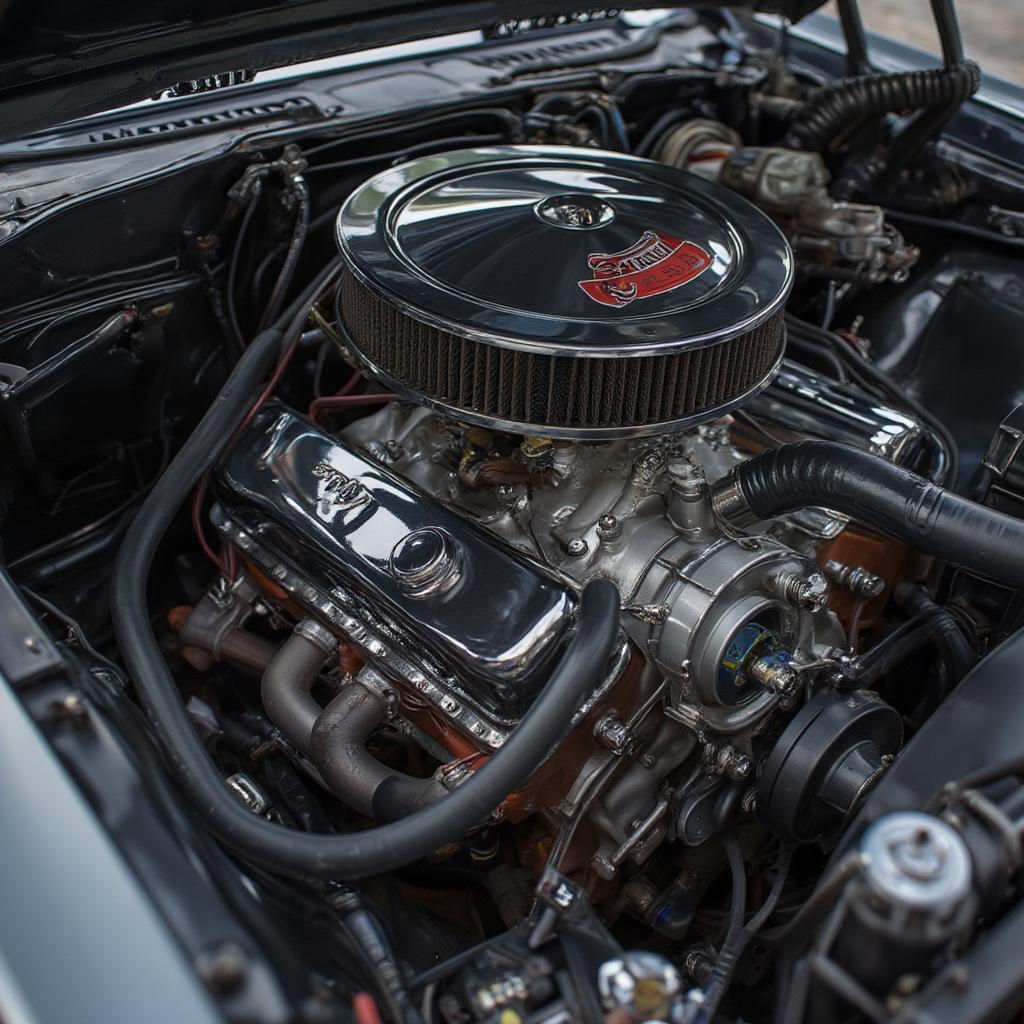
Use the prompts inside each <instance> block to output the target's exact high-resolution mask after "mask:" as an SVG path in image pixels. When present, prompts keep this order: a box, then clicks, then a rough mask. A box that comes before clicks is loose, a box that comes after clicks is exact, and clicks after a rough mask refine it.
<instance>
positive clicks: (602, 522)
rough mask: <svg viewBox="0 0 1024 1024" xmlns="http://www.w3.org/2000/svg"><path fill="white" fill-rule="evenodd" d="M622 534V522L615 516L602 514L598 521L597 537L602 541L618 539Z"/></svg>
mask: <svg viewBox="0 0 1024 1024" xmlns="http://www.w3.org/2000/svg"><path fill="white" fill-rule="evenodd" d="M621 536H622V524H621V523H620V522H619V521H618V519H617V518H616V517H615V516H612V515H606V516H601V518H600V519H598V521H597V537H598V540H600V541H601V542H602V543H606V544H607V543H608V542H610V541H613V540H618V539H619V537H621Z"/></svg>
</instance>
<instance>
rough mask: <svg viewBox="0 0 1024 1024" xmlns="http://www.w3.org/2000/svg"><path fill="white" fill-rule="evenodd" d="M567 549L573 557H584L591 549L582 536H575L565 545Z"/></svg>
mask: <svg viewBox="0 0 1024 1024" xmlns="http://www.w3.org/2000/svg"><path fill="white" fill-rule="evenodd" d="M565 550H566V551H567V552H568V553H569V555H570V556H571V557H572V558H582V557H583V556H584V555H585V554H586V553H587V552H588V551H589V550H590V549H589V547H588V546H587V542H586V541H585V540H584V539H583V538H582V537H573V539H572V540H571V541H569V543H568V544H566V546H565Z"/></svg>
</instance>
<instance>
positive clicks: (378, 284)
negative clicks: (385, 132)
mask: <svg viewBox="0 0 1024 1024" xmlns="http://www.w3.org/2000/svg"><path fill="white" fill-rule="evenodd" d="M337 235H338V244H339V246H340V248H341V252H342V256H343V257H344V260H345V263H346V265H347V269H348V271H349V272H348V273H346V274H345V276H344V279H343V283H342V287H341V289H340V291H339V296H340V297H339V317H340V319H341V321H342V322H343V323H344V325H345V327H346V329H347V331H348V333H349V335H350V337H351V341H352V345H353V346H354V348H355V350H356V353H357V354H358V355H359V357H360V358H361V359H362V360H363V361H364V362H365V363H366V365H367V366H368V367H369V369H370V370H371V371H372V373H373V374H374V375H375V376H377V377H378V378H380V379H381V380H382V381H383V382H384V383H385V384H387V385H389V386H391V387H392V388H394V389H395V390H396V391H397V392H399V393H401V394H403V395H406V396H408V397H410V398H411V399H412V400H414V401H416V402H419V403H422V404H424V405H429V406H432V407H433V408H436V409H439V410H441V411H443V412H445V413H448V414H449V415H451V416H453V417H455V418H457V419H459V420H465V421H469V422H473V423H480V424H484V425H487V426H491V427H497V428H499V429H502V430H509V431H513V432H520V433H532V434H541V435H547V436H550V437H575V438H589V439H595V440H597V439H610V438H617V437H627V436H636V435H642V434H655V433H660V432H663V431H668V430H671V429H678V428H680V427H685V426H689V425H692V424H694V423H698V422H701V421H706V420H709V419H713V418H714V417H715V416H718V415H720V414H721V413H724V412H726V411H727V410H729V409H731V408H733V407H735V406H736V405H738V404H740V403H741V402H743V401H744V400H745V399H747V398H749V397H750V396H751V395H753V394H756V393H757V392H758V391H759V390H760V389H761V388H763V387H764V386H765V385H767V384H768V382H769V381H770V380H771V378H772V377H773V375H774V373H775V370H776V368H777V367H778V364H779V360H780V359H781V356H782V349H783V342H784V339H783V333H782V304H783V302H784V301H785V298H786V295H787V293H788V291H789V288H790V284H791V282H792V259H791V254H790V251H789V247H788V245H787V244H786V240H785V238H784V237H783V236H782V234H781V232H780V231H779V230H778V229H777V228H776V227H775V225H774V224H773V223H772V222H771V221H770V220H769V219H768V218H767V217H765V216H764V214H762V213H761V212H760V211H759V210H757V209H756V208H755V207H753V206H751V205H750V204H749V203H747V202H746V201H745V200H743V199H741V198H740V197H738V196H736V195H735V194H733V193H731V192H728V191H726V190H724V189H723V188H721V187H719V186H717V185H714V184H712V183H710V182H707V181H704V180H702V179H700V178H697V177H694V176H693V175H690V174H687V173H685V172H683V171H679V170H676V169H674V168H670V167H666V166H664V165H662V164H659V163H655V162H653V161H650V160H641V159H639V158H636V157H631V156H625V155H623V154H621V153H605V152H600V151H597V150H589V149H570V148H564V147H553V146H508V147H495V148H487V149H464V150H456V151H453V152H449V153H441V154H437V155H435V156H428V157H422V158H420V159H418V160H413V161H411V162H410V163H406V164H402V165H401V166H398V167H393V168H391V169H390V170H388V171H385V172H383V173H381V174H378V175H377V176H376V177H374V178H371V179H370V180H369V181H368V182H366V183H365V184H364V185H362V186H361V187H360V188H358V189H357V190H356V191H355V192H354V193H353V194H352V195H351V196H350V197H349V199H348V200H347V202H346V203H345V205H344V207H343V208H342V210H341V213H340V214H339V217H338V225H337Z"/></svg>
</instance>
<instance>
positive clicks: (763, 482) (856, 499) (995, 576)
mask: <svg viewBox="0 0 1024 1024" xmlns="http://www.w3.org/2000/svg"><path fill="white" fill-rule="evenodd" d="M712 500H713V502H714V505H715V509H716V513H717V514H718V516H719V517H720V518H722V519H725V520H726V521H728V522H730V523H731V524H733V525H734V526H749V525H750V524H751V523H752V522H756V521H757V520H759V519H761V520H763V519H771V518H772V517H774V516H778V515H782V514H783V513H785V512H792V511H794V510H796V509H800V508H807V507H809V506H814V507H824V508H828V509H831V510H833V511H835V512H838V513H840V514H841V515H846V516H850V517H851V518H853V519H857V520H859V521H860V522H862V523H866V524H867V525H868V526H872V527H875V528H876V529H878V530H881V531H882V532H884V533H887V534H889V535H890V536H892V537H895V538H896V539H897V540H902V541H904V542H906V543H907V544H908V545H910V547H912V548H915V549H916V550H918V551H922V552H924V553H925V554H928V555H933V556H934V557H935V558H938V559H939V560H940V561H943V562H946V563H948V564H949V565H954V566H957V567H959V568H961V569H965V570H967V571H968V572H972V573H976V574H977V575H979V576H983V577H984V578H986V579H988V580H991V581H992V582H994V583H998V584H1001V585H1003V586H1006V587H1011V588H1013V589H1014V590H1024V522H1021V520H1019V519H1014V518H1013V517H1012V516H1008V515H1004V514H1003V513H1002V512H996V511H995V510H994V509H990V508H986V507H985V506H984V505H978V504H976V503H975V502H973V501H969V500H968V499H967V498H961V497H960V496H959V495H956V494H953V493H952V492H951V491H947V490H945V489H944V488H942V487H938V486H936V485H935V484H932V483H929V482H928V481H927V480H925V479H924V478H923V477H921V476H918V475H917V474H916V473H911V472H910V471H909V470H907V469H903V468H902V467H900V466H895V465H893V464H892V463H891V462H888V461H886V460H885V459H883V458H881V457H880V456H878V455H872V454H870V453H869V452H864V451H860V450H859V449H856V448H852V447H850V446H848V445H844V444H837V443H835V442H832V441H801V442H799V443H798V444H785V445H781V446H780V447H778V448H775V449H771V450H768V451H765V452H762V453H761V454H760V455H755V456H754V457H753V458H752V459H748V460H747V461H746V462H744V463H741V464H740V465H739V466H737V467H736V468H735V469H733V470H732V471H731V472H730V473H728V474H727V475H726V476H725V477H723V478H722V479H721V480H719V481H717V482H716V484H715V486H714V488H713V489H712Z"/></svg>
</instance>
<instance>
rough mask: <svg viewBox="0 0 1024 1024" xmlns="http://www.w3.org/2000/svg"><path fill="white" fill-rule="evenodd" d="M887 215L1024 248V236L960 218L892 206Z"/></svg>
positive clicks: (937, 228)
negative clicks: (932, 214)
mask: <svg viewBox="0 0 1024 1024" xmlns="http://www.w3.org/2000/svg"><path fill="white" fill-rule="evenodd" d="M885 215H886V217H888V218H890V219H891V220H897V221H903V222H904V223H906V224H914V225H916V226H917V227H921V228H930V229H932V230H934V231H947V232H951V233H952V234H956V235H965V236H967V237H968V238H980V239H982V240H983V241H985V242H992V243H993V244H994V245H1008V246H1010V247H1011V248H1013V249H1024V238H1020V237H1016V236H1013V235H1002V234H1000V233H999V232H998V231H989V230H988V229H987V228H983V227H978V226H977V225H975V224H965V223H964V222H963V221H960V220H943V219H942V218H940V217H928V216H925V215H924V214H921V213H910V212H908V211H906V210H895V209H893V208H892V207H886V210H885Z"/></svg>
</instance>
